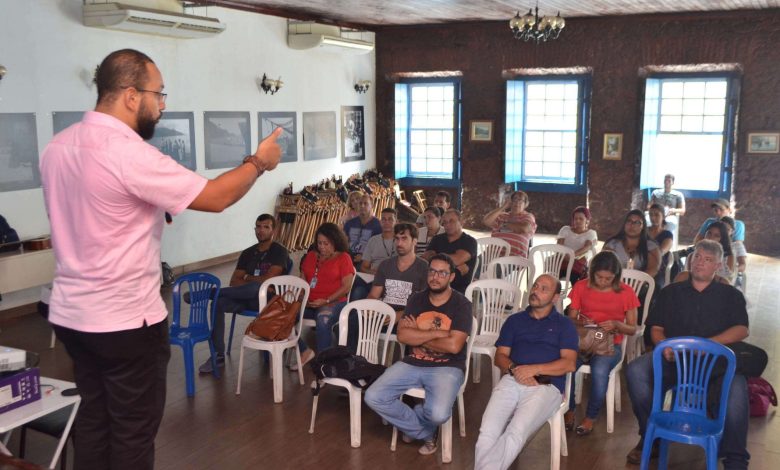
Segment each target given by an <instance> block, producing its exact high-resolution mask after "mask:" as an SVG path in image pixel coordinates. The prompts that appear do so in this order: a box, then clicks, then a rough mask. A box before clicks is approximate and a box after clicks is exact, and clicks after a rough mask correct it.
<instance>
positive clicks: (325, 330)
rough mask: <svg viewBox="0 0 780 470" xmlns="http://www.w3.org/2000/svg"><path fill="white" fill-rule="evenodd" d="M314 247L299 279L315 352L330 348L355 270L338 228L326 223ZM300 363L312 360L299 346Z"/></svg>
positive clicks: (303, 345)
mask: <svg viewBox="0 0 780 470" xmlns="http://www.w3.org/2000/svg"><path fill="white" fill-rule="evenodd" d="M315 236H316V240H317V247H316V248H315V249H314V250H311V251H310V252H308V253H306V256H305V257H304V258H303V262H302V263H301V277H302V278H303V279H304V280H305V281H306V282H308V283H309V287H310V288H311V290H310V291H309V303H308V304H306V310H305V311H304V313H303V317H304V318H308V319H314V320H316V322H317V328H316V330H315V332H316V336H317V351H322V350H324V349H327V348H329V347H331V345H332V343H333V335H332V333H331V328H332V327H333V325H334V324H335V323H336V322H338V320H339V314H340V313H341V309H342V308H343V307H344V305H345V304H346V303H347V294H349V289H350V288H351V287H352V279H353V278H354V277H355V268H354V266H353V265H352V258H351V257H350V255H349V242H348V241H347V236H346V235H345V234H344V232H343V231H342V230H341V229H340V228H339V226H338V225H336V224H334V223H330V222H326V223H324V224H322V225H320V227H319V228H318V229H317V233H316V235H315ZM301 351H302V354H301V362H302V363H306V362H308V361H309V360H311V358H312V357H314V352H313V351H311V350H306V345H305V344H304V343H303V342H301Z"/></svg>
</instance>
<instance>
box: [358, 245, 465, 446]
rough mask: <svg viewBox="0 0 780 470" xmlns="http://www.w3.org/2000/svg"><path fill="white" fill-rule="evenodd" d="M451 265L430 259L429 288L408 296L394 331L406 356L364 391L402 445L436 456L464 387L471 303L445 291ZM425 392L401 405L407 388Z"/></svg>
mask: <svg viewBox="0 0 780 470" xmlns="http://www.w3.org/2000/svg"><path fill="white" fill-rule="evenodd" d="M455 272H456V268H455V263H454V262H453V261H452V259H451V258H450V257H449V256H447V255H444V254H438V255H435V256H434V257H433V258H431V262H430V266H429V268H428V278H427V283H428V288H427V289H426V290H424V291H422V292H419V293H416V294H412V295H411V296H410V297H409V299H408V301H407V304H406V311H405V313H404V316H403V318H402V319H401V323H400V324H399V325H398V341H400V342H401V343H404V344H406V345H408V346H409V347H408V348H407V352H406V356H405V357H404V359H403V360H402V361H398V362H396V363H395V364H393V365H392V366H391V367H389V368H388V369H387V370H386V371H385V372H384V373H383V374H382V375H381V376H380V377H379V378H378V379H377V380H376V382H374V383H373V384H372V385H371V387H369V388H368V390H366V394H365V401H366V404H367V405H368V406H369V407H370V408H371V409H372V410H374V411H376V412H377V414H379V416H381V417H382V418H383V419H384V420H386V421H387V422H389V423H390V424H392V425H393V426H395V427H397V428H398V429H399V430H400V431H401V432H402V433H403V436H402V439H403V441H404V442H409V443H411V442H412V441H414V440H421V441H423V442H424V443H423V445H422V447H420V449H419V452H420V454H422V455H430V454H433V453H434V452H436V448H437V444H436V438H437V435H438V430H439V425H441V424H442V423H444V422H446V421H447V420H448V419H450V416H451V415H452V405H453V404H454V403H455V398H457V396H458V392H459V391H460V386H461V385H462V384H463V380H464V373H465V368H466V339H467V338H468V336H469V335H470V334H471V322H472V321H473V317H472V316H471V302H470V301H469V300H468V299H466V297H464V296H463V294H461V293H459V292H456V291H455V290H453V289H452V288H451V287H450V285H451V283H452V281H453V280H454V279H455ZM414 387H420V388H424V389H425V401H424V402H423V403H421V404H418V405H416V406H415V407H414V408H411V407H409V406H408V405H407V404H405V403H404V402H403V401H401V400H400V397H401V395H402V394H403V393H404V392H406V391H407V390H408V389H410V388H414Z"/></svg>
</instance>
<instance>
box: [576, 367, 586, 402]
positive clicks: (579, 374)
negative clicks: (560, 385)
mask: <svg viewBox="0 0 780 470" xmlns="http://www.w3.org/2000/svg"><path fill="white" fill-rule="evenodd" d="M574 377H575V383H574V403H575V404H577V405H579V404H580V403H581V402H582V381H583V380H585V374H583V373H582V372H580V371H579V370H578V371H577V372H575V373H574Z"/></svg>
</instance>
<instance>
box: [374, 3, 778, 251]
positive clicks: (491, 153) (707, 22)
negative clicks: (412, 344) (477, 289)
mask: <svg viewBox="0 0 780 470" xmlns="http://www.w3.org/2000/svg"><path fill="white" fill-rule="evenodd" d="M376 44H377V48H376V73H377V88H376V99H377V120H376V122H377V139H376V140H377V165H378V167H379V168H381V169H384V170H385V171H388V172H389V171H390V170H391V169H392V164H393V163H392V159H393V83H394V81H395V78H394V77H395V74H399V73H401V74H402V73H407V72H438V71H460V72H461V73H462V75H463V76H462V96H463V107H462V111H463V113H462V121H461V122H462V123H463V134H462V142H463V149H462V158H463V163H462V168H463V178H462V184H463V207H462V208H463V211H464V214H465V216H466V225H467V226H471V227H479V226H481V222H480V221H481V218H482V215H483V214H484V213H485V212H486V211H487V210H488V209H489V208H490V207H492V204H493V203H494V201H495V198H496V193H497V186H498V184H500V183H502V182H503V161H504V160H503V153H504V112H505V104H504V99H505V81H504V79H503V78H502V76H501V73H502V71H504V70H508V69H513V68H560V67H566V68H568V67H589V68H590V69H592V77H593V80H592V106H591V127H590V136H591V144H590V163H589V175H588V190H589V194H588V196H587V200H588V205H589V206H590V208H591V210H592V212H593V214H594V218H593V223H592V226H593V228H595V229H596V230H597V231H598V232H599V237H600V238H602V239H603V238H606V237H608V236H609V235H611V234H612V233H614V232H615V231H616V230H617V228H618V226H619V223H620V220H621V218H622V217H623V215H624V213H625V212H626V211H627V210H628V209H630V208H631V206H632V200H633V201H635V202H634V204H639V198H640V194H639V193H638V185H639V152H638V149H637V145H638V139H637V134H638V129H639V126H640V124H641V116H640V112H639V103H638V99H639V98H638V97H639V96H640V93H641V83H642V82H641V79H640V76H639V75H640V73H639V70H640V69H641V68H642V67H646V66H652V65H676V64H681V65H691V64H724V63H725V64H739V66H740V67H741V69H742V92H741V98H740V108H739V114H738V120H737V122H738V127H737V148H736V153H737V157H736V175H735V178H734V196H735V199H736V205H737V208H738V214H737V217H738V218H739V219H741V220H744V221H745V224H746V226H747V242H746V244H747V246H748V249H749V250H750V251H751V252H755V253H763V254H780V230H779V229H778V227H780V189H778V180H780V155H746V154H745V141H746V139H747V133H748V132H753V131H758V130H775V131H777V130H780V65H778V64H780V10H763V11H740V12H732V13H721V12H718V13H702V14H678V15H653V16H629V17H603V18H574V19H568V20H567V25H566V29H565V30H564V31H563V33H562V34H561V37H560V38H559V39H557V40H555V41H552V42H549V43H545V44H540V45H538V46H536V45H534V44H531V43H525V42H522V41H517V40H515V39H513V38H512V35H511V33H510V31H509V28H508V23H507V22H499V23H497V22H483V23H462V24H452V25H429V26H416V27H395V28H386V29H382V30H380V31H379V32H378V33H377V36H376ZM471 119H493V120H495V128H494V141H493V143H489V144H485V143H480V144H471V143H470V142H469V141H468V122H469V120H471ZM605 132H622V133H623V135H624V141H623V159H622V160H621V161H605V160H602V159H601V154H602V141H603V135H604V133H605ZM672 171H673V169H672ZM529 196H530V199H531V205H530V207H529V210H531V211H532V212H533V213H534V214H535V215H536V219H537V222H538V223H539V227H540V230H543V231H545V232H557V230H558V229H559V228H560V227H561V225H564V224H566V223H568V218H569V214H570V212H571V210H572V209H573V208H574V207H575V206H577V205H581V204H585V202H586V196H585V195H584V194H563V193H539V192H536V193H530V194H529ZM688 207H689V209H688V215H687V216H686V217H684V218H683V223H682V227H681V229H682V232H681V238H682V239H683V240H686V239H691V238H692V237H693V235H694V233H695V230H696V228H697V227H698V225H699V224H700V223H701V221H702V220H703V219H704V218H705V217H708V216H709V215H710V211H709V204H708V202H707V201H703V200H691V201H689V204H688Z"/></svg>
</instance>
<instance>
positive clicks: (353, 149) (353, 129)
mask: <svg viewBox="0 0 780 470" xmlns="http://www.w3.org/2000/svg"><path fill="white" fill-rule="evenodd" d="M365 159H366V150H365V135H364V129H363V107H362V106H342V107H341V161H343V162H356V161H359V160H365Z"/></svg>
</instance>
